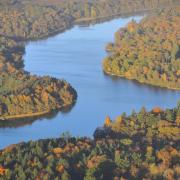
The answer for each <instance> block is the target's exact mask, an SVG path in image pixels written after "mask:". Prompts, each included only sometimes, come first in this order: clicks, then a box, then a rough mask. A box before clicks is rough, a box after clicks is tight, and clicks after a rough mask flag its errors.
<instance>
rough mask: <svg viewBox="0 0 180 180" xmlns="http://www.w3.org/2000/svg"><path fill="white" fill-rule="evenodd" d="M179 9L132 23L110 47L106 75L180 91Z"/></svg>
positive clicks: (108, 47)
mask: <svg viewBox="0 0 180 180" xmlns="http://www.w3.org/2000/svg"><path fill="white" fill-rule="evenodd" d="M179 14H180V7H179V6H177V7H176V8H172V9H165V10H162V11H159V13H158V14H156V15H151V16H147V17H145V18H144V19H143V20H142V21H141V22H140V23H139V24H138V23H136V22H135V21H132V22H130V23H129V24H128V25H127V27H126V28H122V29H120V30H119V31H118V32H116V34H115V42H114V43H110V44H108V45H107V47H106V48H107V51H108V52H110V55H109V56H108V57H107V58H106V59H105V60H104V62H103V69H104V71H105V72H106V73H107V74H111V75H116V76H122V77H125V78H128V79H134V80H137V81H139V82H141V83H146V84H150V85H155V86H160V87H166V88H170V89H177V90H180V41H179V37H180V24H179V22H180V15H179Z"/></svg>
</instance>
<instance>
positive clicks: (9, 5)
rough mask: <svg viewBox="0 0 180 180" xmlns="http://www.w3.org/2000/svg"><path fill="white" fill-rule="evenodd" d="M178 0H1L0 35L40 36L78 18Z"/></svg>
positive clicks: (70, 23) (159, 5)
mask: <svg viewBox="0 0 180 180" xmlns="http://www.w3.org/2000/svg"><path fill="white" fill-rule="evenodd" d="M178 3H180V2H178V0H126V1H125V0H38V1H37V0H3V1H2V0H1V5H0V34H1V35H4V36H8V37H16V38H22V39H39V38H40V37H45V36H48V35H50V34H53V33H56V32H59V31H62V30H65V29H67V28H69V27H71V26H72V25H73V24H74V23H76V21H79V20H84V19H85V20H90V19H96V18H101V17H109V16H114V15H121V14H128V13H134V12H141V11H144V10H152V9H157V8H162V7H165V6H173V5H175V4H178Z"/></svg>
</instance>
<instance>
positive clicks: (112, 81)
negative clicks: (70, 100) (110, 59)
mask: <svg viewBox="0 0 180 180" xmlns="http://www.w3.org/2000/svg"><path fill="white" fill-rule="evenodd" d="M132 18H133V19H134V20H136V21H138V22H139V21H140V19H141V18H142V16H134V17H126V18H118V19H115V20H111V21H108V22H105V23H101V24H96V25H90V26H74V27H73V28H72V29H70V30H67V31H65V32H64V33H61V34H59V35H56V36H54V37H50V38H48V39H46V40H40V41H36V42H30V43H28V44H27V45H26V54H25V55H24V60H25V69H26V70H27V71H29V72H31V74H37V75H41V76H42V75H50V76H54V77H57V78H60V79H62V78H63V79H65V80H67V81H68V82H70V83H71V84H72V86H73V87H74V88H75V89H76V90H77V93H78V99H77V103H76V104H75V106H74V107H73V108H72V109H71V110H70V111H68V112H63V113H62V112H60V113H58V114H56V116H53V117H46V118H41V119H38V120H37V121H34V122H31V123H29V124H26V125H25V124H24V125H23V126H19V127H11V128H0V138H1V141H0V148H3V147H5V146H7V145H9V144H13V143H18V142H21V141H28V140H31V139H32V140H37V139H40V138H51V137H58V136H60V135H61V134H62V133H63V132H66V131H69V132H70V134H72V135H74V136H92V135H93V132H94V130H95V128H96V127H98V126H101V125H103V123H104V119H105V117H106V116H107V115H109V116H110V117H111V118H115V117H116V116H118V115H120V114H121V113H122V112H126V113H127V114H129V113H131V111H132V110H133V109H134V110H136V111H139V110H140V109H141V107H142V106H145V107H146V109H147V110H151V109H152V108H153V107H154V106H161V107H162V108H172V107H174V106H175V105H176V103H177V101H178V100H179V99H180V92H178V91H172V90H167V89H161V88H155V87H152V86H147V85H142V84H139V83H137V82H135V81H129V80H125V79H121V78H112V77H110V76H107V75H105V74H104V73H103V71H102V60H103V58H104V57H105V56H106V55H107V53H106V52H105V46H106V44H107V43H108V42H112V41H113V38H114V33H115V32H116V31H117V30H118V29H119V27H123V26H125V25H126V24H127V23H128V22H129V21H130V20H131V19H132Z"/></svg>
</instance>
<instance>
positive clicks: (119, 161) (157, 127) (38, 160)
mask: <svg viewBox="0 0 180 180" xmlns="http://www.w3.org/2000/svg"><path fill="white" fill-rule="evenodd" d="M179 142H180V104H179V105H178V106H177V107H176V108H174V109H166V110H163V109H161V108H159V107H155V108H154V109H153V110H152V111H150V112H147V111H146V109H145V108H142V109H141V111H140V112H139V113H136V112H132V114H131V115H129V116H127V115H126V114H125V113H123V114H122V115H121V116H118V117H117V118H116V119H115V120H114V121H112V120H111V119H110V118H109V117H107V118H106V120H105V124H104V127H102V128H98V129H97V130H96V131H95V133H94V139H90V138H73V137H71V136H70V135H69V134H68V133H65V134H63V135H62V136H61V137H60V138H57V139H46V140H38V141H30V142H28V143H24V142H22V143H20V144H17V145H11V146H9V147H7V148H5V149H3V150H1V151H0V179H7V180H8V179H22V180H23V179H36V180H39V179H62V180H70V179H73V180H76V179H77V180H81V179H85V180H95V179H102V180H103V179H104V180H105V179H107V180H111V179H112V180H113V179H115V180H116V179H117V180H118V179H120V178H121V179H149V180H150V179H167V180H171V179H179V178H180V162H179V160H180V146H179Z"/></svg>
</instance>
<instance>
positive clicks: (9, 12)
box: [0, 0, 179, 120]
mask: <svg viewBox="0 0 180 180" xmlns="http://www.w3.org/2000/svg"><path fill="white" fill-rule="evenodd" d="M177 4H179V2H178V0H151V1H149V0H142V1H139V0H134V1H132V0H128V1H124V0H108V1H104V0H99V1H98V0H88V1H83V0H68V1H67V0H66V1H65V0H62V1H58V0H51V1H50V0H39V1H35V0H24V1H22V0H1V2H0V120H14V119H19V118H24V117H25V118H27V117H33V116H41V115H45V114H48V113H50V112H52V111H54V110H60V109H62V108H63V107H64V108H67V107H69V106H72V105H73V104H74V103H75V102H76V99H77V93H76V91H75V90H74V89H73V87H72V86H71V85H70V84H69V83H67V82H66V81H64V80H58V79H56V78H52V77H38V76H36V75H30V74H29V73H28V72H26V71H24V69H23V66H24V64H23V55H24V53H25V41H28V40H31V39H33V40H37V39H40V38H45V37H47V36H50V35H52V34H54V33H57V32H61V31H63V30H66V29H68V28H70V27H71V26H73V25H74V24H76V23H80V22H81V21H82V22H84V21H91V20H93V19H97V18H100V19H101V18H106V17H114V16H118V15H123V14H128V13H135V12H142V11H147V10H150V11H152V10H156V9H159V8H163V7H165V6H174V5H177ZM178 72H179V71H178Z"/></svg>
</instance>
